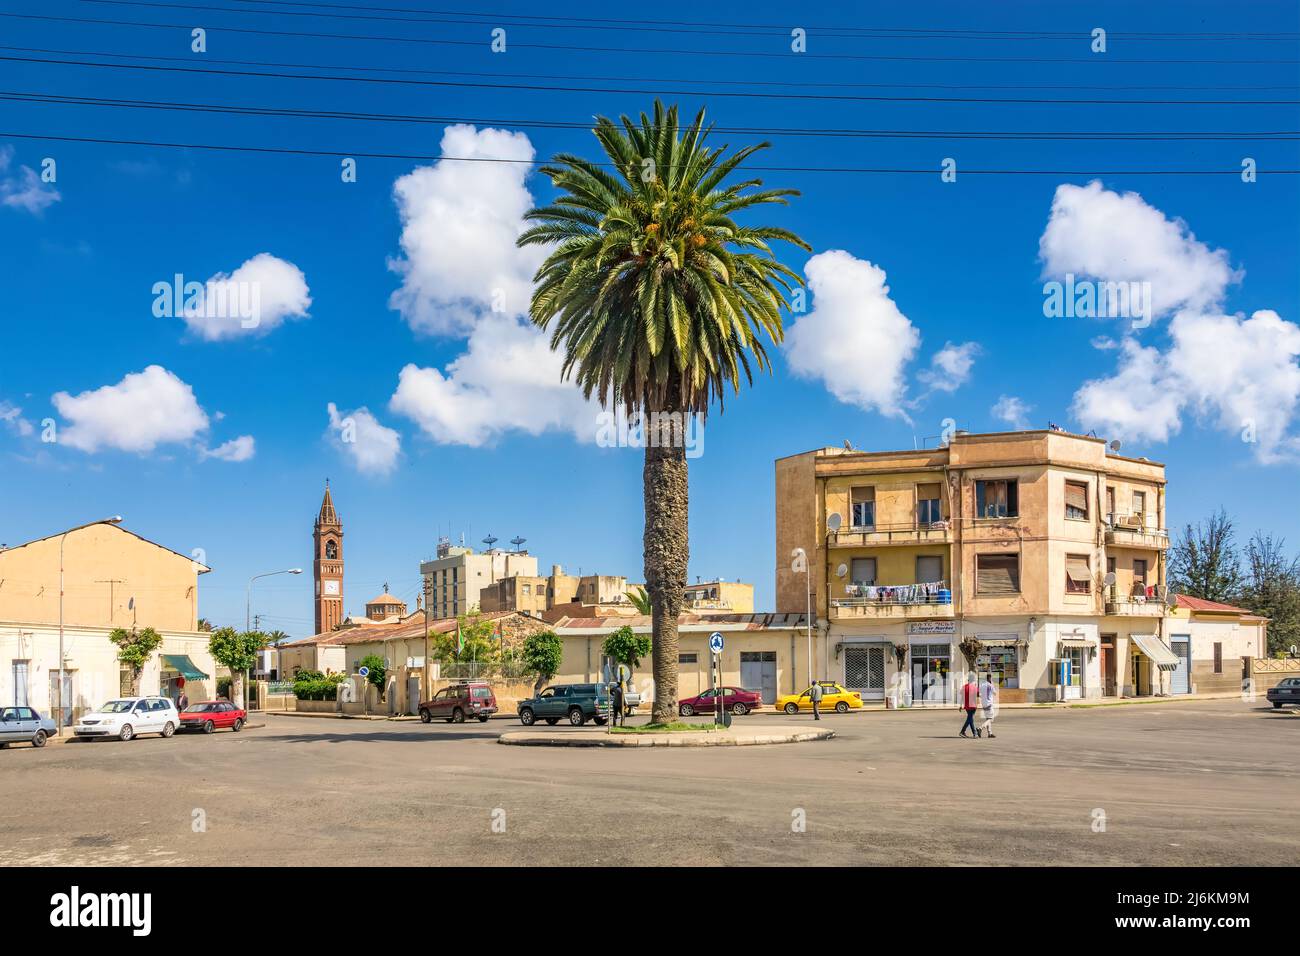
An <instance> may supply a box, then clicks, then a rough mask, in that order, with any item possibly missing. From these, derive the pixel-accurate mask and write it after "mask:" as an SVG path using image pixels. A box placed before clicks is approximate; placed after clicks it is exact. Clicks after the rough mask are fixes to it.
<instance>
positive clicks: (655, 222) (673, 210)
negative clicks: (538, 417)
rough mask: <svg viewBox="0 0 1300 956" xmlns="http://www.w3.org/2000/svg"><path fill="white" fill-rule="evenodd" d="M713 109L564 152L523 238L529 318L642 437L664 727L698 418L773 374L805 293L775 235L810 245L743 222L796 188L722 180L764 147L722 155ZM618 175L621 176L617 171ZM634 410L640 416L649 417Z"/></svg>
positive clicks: (605, 135) (673, 699)
mask: <svg viewBox="0 0 1300 956" xmlns="http://www.w3.org/2000/svg"><path fill="white" fill-rule="evenodd" d="M710 131H711V127H709V128H706V127H705V125H704V110H700V112H699V113H698V114H697V115H696V117H695V120H694V122H692V123H691V125H690V126H688V127H681V126H680V125H679V124H678V120H677V108H676V107H675V106H674V107H672V108H670V109H665V107H664V106H663V104H662V103H660V102H658V101H656V102H655V105H654V115H653V116H646V115H645V114H644V113H642V114H641V117H640V122H639V123H638V122H635V121H633V120H631V119H629V118H628V117H627V116H623V117H621V118H620V121H619V123H617V124H616V123H614V122H613V121H612V120H609V119H607V118H605V117H603V116H602V117H597V119H596V125H595V128H594V129H593V130H592V132H593V133H594V134H595V136H596V140H597V142H599V143H600V146H601V148H602V149H603V150H604V152H605V157H604V159H603V160H602V161H599V162H592V161H589V160H587V159H584V158H582V157H581V156H575V155H571V154H567V153H564V154H560V155H557V156H556V157H555V158H554V159H552V160H551V162H550V163H549V164H548V165H546V166H543V167H542V172H543V173H545V174H546V175H547V176H549V177H550V179H551V182H552V183H553V184H554V186H555V187H556V189H557V190H559V193H560V195H559V196H558V197H557V198H556V199H555V200H554V202H552V203H551V205H549V206H543V207H541V208H538V209H533V210H532V211H530V212H529V213H528V214H527V216H526V217H525V218H527V219H529V220H531V221H533V222H535V223H537V225H535V226H533V227H532V228H530V229H528V230H527V231H525V232H524V233H523V234H522V235H521V236H520V237H519V245H521V246H526V245H548V246H551V247H552V248H551V250H550V254H549V255H548V257H547V258H546V260H545V262H543V263H542V266H541V268H539V269H538V271H537V275H536V276H535V282H536V286H535V288H534V290H533V296H532V302H531V307H530V313H531V316H532V320H533V322H534V323H535V324H536V325H538V326H540V327H541V328H543V329H550V330H551V348H552V349H557V350H563V352H564V354H565V361H564V375H565V377H566V378H573V379H574V380H575V381H576V382H577V383H578V384H579V385H580V386H581V387H582V390H583V394H584V395H586V396H587V397H588V398H591V397H592V396H595V397H596V398H597V399H598V400H599V401H600V403H601V405H602V406H603V407H608V406H611V405H613V406H616V407H621V408H623V409H624V410H625V411H626V412H627V413H628V415H629V417H632V418H633V420H639V421H640V422H641V424H642V428H643V433H644V434H645V436H646V447H645V467H644V470H643V482H644V497H645V533H644V538H643V545H644V549H645V580H646V588H647V590H648V591H649V594H650V603H651V607H652V615H651V619H652V634H653V651H652V653H653V655H654V680H655V702H654V710H653V719H654V720H655V721H665V722H666V721H670V720H672V719H674V718H675V717H676V714H677V620H678V615H679V614H680V613H681V609H682V600H683V589H684V588H685V587H686V571H687V562H688V559H689V554H690V549H689V540H688V533H687V464H686V448H685V443H684V434H683V431H684V429H685V427H686V424H687V421H686V420H687V418H689V416H692V415H695V416H699V418H700V419H701V420H702V419H703V418H704V417H705V416H706V415H707V413H708V411H709V408H710V407H711V405H712V404H713V402H714V401H715V400H716V401H717V403H718V407H719V410H721V408H722V403H723V390H724V387H725V386H726V385H727V384H728V383H730V384H731V387H732V389H733V390H735V391H739V390H740V379H741V375H742V374H743V375H744V378H745V382H746V383H747V384H748V383H750V382H752V375H751V371H752V367H753V366H754V365H757V366H758V368H759V370H766V369H768V368H769V360H768V356H767V352H766V349H765V346H764V341H763V340H764V338H767V339H770V340H771V341H772V342H780V341H781V338H782V335H783V327H782V321H781V309H782V308H788V307H789V304H788V303H787V301H786V298H785V295H786V293H787V292H789V291H790V290H791V289H792V288H793V286H795V285H801V284H802V281H803V280H802V279H801V277H800V276H799V274H798V273H797V272H795V271H794V270H793V269H790V268H789V267H787V266H785V265H784V264H782V263H781V262H779V261H778V260H777V258H776V256H775V254H774V253H773V252H772V250H771V248H770V247H769V245H768V243H769V242H770V241H772V240H782V241H785V242H789V243H792V244H794V245H796V246H798V247H799V248H801V249H805V250H808V249H810V248H811V247H810V246H809V245H808V244H807V243H806V242H804V241H803V240H802V239H800V238H799V237H798V236H796V235H795V234H794V233H792V232H790V231H788V230H786V229H780V228H777V227H775V226H742V225H739V224H738V223H736V222H735V221H734V219H733V218H732V216H733V215H734V214H735V213H738V212H741V211H742V210H745V209H748V208H750V207H751V206H761V205H766V204H769V203H780V204H783V205H784V204H785V203H786V197H788V196H795V195H798V193H797V192H796V191H795V190H792V189H767V190H764V189H762V188H761V187H762V185H763V184H762V181H761V180H758V179H744V180H741V181H733V182H727V180H728V179H729V177H731V175H732V173H734V172H735V171H736V170H737V169H738V168H739V167H740V165H741V164H742V163H743V162H744V161H745V160H746V159H748V158H749V157H750V156H752V155H753V154H754V153H756V152H758V151H759V150H762V149H765V148H766V147H767V146H768V145H769V144H767V143H759V144H757V145H753V146H746V147H744V148H743V149H739V150H736V151H735V152H733V153H731V154H730V155H727V147H726V146H722V147H718V148H713V147H709V146H707V145H705V141H706V140H707V138H708V136H709V133H710ZM611 167H612V168H611ZM638 416H639V418H638Z"/></svg>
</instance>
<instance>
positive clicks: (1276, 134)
mask: <svg viewBox="0 0 1300 956" xmlns="http://www.w3.org/2000/svg"><path fill="white" fill-rule="evenodd" d="M0 100H8V101H13V102H30V103H48V104H56V105H64V106H100V107H114V108H125V109H151V110H161V111H172V112H186V113H191V112H192V113H224V114H230V115H251V116H292V117H297V118H303V119H344V120H357V121H367V122H384V123H418V124H434V125H446V124H454V123H470V124H473V125H476V126H504V127H520V128H528V129H572V130H589V129H590V128H591V123H589V122H573V121H565V120H541V119H502V118H499V117H482V116H463V115H462V116H436V115H420V114H414V113H376V112H371V111H364V110H313V109H307V108H304V107H275V106H247V105H240V104H233V103H187V102H178V101H169V100H139V99H124V98H120V97H95V96H79V95H68V94H58V93H40V92H32V91H25V90H0ZM711 131H712V132H713V133H715V134H721V133H734V134H744V135H751V136H799V137H816V138H823V137H827V138H849V139H854V138H861V139H971V140H1014V141H1056V140H1071V141H1078V140H1083V141H1097V140H1120V141H1136V142H1145V141H1152V142H1163V141H1171V142H1182V141H1188V140H1195V141H1200V140H1204V141H1218V140H1268V141H1290V140H1300V130H1253V131H1252V130H1202V131H1196V130H1149V131H1148V130H1137V131H1125V130H1077V131H1076V130H1026V131H1017V130H901V129H855V128H815V127H757V126H715V127H712V130H711Z"/></svg>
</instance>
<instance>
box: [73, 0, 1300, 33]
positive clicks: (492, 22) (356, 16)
mask: <svg viewBox="0 0 1300 956" xmlns="http://www.w3.org/2000/svg"><path fill="white" fill-rule="evenodd" d="M82 2H83V3H99V4H106V5H114V6H132V7H161V8H163V9H167V8H179V9H186V10H212V11H217V12H221V13H235V14H261V15H263V16H282V17H318V18H322V19H332V20H374V21H378V22H389V23H440V24H450V25H458V26H522V27H528V28H533V29H550V30H598V31H630V32H636V33H686V34H704V35H708V36H745V37H772V36H781V37H788V36H789V35H790V30H791V29H792V28H794V27H798V26H799V24H797V23H794V22H792V23H791V24H790V25H789V26H787V27H775V26H772V27H748V26H746V25H744V24H727V25H725V26H723V25H718V26H714V27H706V26H699V25H697V26H686V25H677V24H667V23H660V22H656V21H642V22H641V23H639V24H619V23H608V22H605V23H599V22H592V21H588V20H586V19H585V18H579V17H572V18H569V17H546V18H543V17H531V18H528V19H532V20H548V21H553V22H542V23H536V22H528V19H525V17H526V16H527V15H520V14H496V15H494V14H482V13H449V12H447V11H430V10H415V9H407V8H401V7H362V6H356V5H350V4H329V3H282V2H279V0H251V2H256V3H258V4H261V5H263V6H274V7H285V6H293V7H310V8H313V9H310V10H280V9H276V10H260V9H254V8H252V7H243V8H240V7H228V6H219V5H215V4H193V3H158V2H154V0H82ZM245 2H249V0H245ZM345 9H346V10H357V11H361V10H364V11H366V12H365V13H327V12H322V10H345ZM377 13H403V14H408V15H407V16H397V17H390V16H376V14H377ZM409 14H434V16H411V15H409ZM804 29H812V30H814V31H815V33H816V36H818V37H831V38H835V39H872V40H879V39H894V40H997V41H1005V40H1013V41H1034V40H1070V41H1074V42H1079V43H1089V42H1091V39H1092V37H1091V32H1090V31H1088V30H1080V31H1076V32H1073V33H1065V32H1058V33H1041V32H1038V33H1035V32H1032V31H1031V32H1024V33H996V32H989V31H972V32H968V33H953V32H945V31H943V30H921V29H909V30H906V31H901V30H895V31H890V32H880V31H877V30H875V29H873V28H870V27H862V28H845V27H815V28H804ZM1296 36H1300V34H1293V35H1290V36H1288V35H1278V34H1261V35H1255V36H1250V37H1236V38H1234V37H1231V36H1229V35H1213V34H1210V35H1204V36H1178V35H1165V36H1158V37H1157V36H1146V37H1141V36H1138V37H1134V36H1131V35H1130V36H1126V37H1125V38H1126V39H1134V38H1136V39H1144V40H1145V39H1159V40H1194V41H1198V42H1207V41H1222V40H1226V39H1248V40H1251V41H1257V40H1281V41H1288V40H1292V39H1293V38H1294V37H1296Z"/></svg>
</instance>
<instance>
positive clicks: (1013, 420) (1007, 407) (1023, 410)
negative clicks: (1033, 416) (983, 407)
mask: <svg viewBox="0 0 1300 956" xmlns="http://www.w3.org/2000/svg"><path fill="white" fill-rule="evenodd" d="M1033 408H1034V407H1033V406H1032V405H1026V404H1025V402H1024V400H1023V399H1020V398H1017V397H1016V396H1015V395H999V396H998V400H997V401H996V402H994V403H993V407H992V408H991V409H989V411H990V412H992V414H993V417H994V418H997V419H999V420H1001V421H1004V422H1006V423H1007V424H1008V425H1010V426H1011V427H1012V428H1013V429H1015V430H1017V431H1023V430H1024V429H1026V428H1028V427H1029V413H1030V412H1031V411H1033Z"/></svg>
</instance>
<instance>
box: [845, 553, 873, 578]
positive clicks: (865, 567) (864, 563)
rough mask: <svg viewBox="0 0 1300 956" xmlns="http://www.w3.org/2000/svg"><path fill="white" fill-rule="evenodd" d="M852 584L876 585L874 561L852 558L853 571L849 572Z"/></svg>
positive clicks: (871, 559)
mask: <svg viewBox="0 0 1300 956" xmlns="http://www.w3.org/2000/svg"><path fill="white" fill-rule="evenodd" d="M849 573H850V575H851V577H852V581H853V583H854V584H875V583H876V559H875V558H854V559H853V570H852V571H850V572H849Z"/></svg>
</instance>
